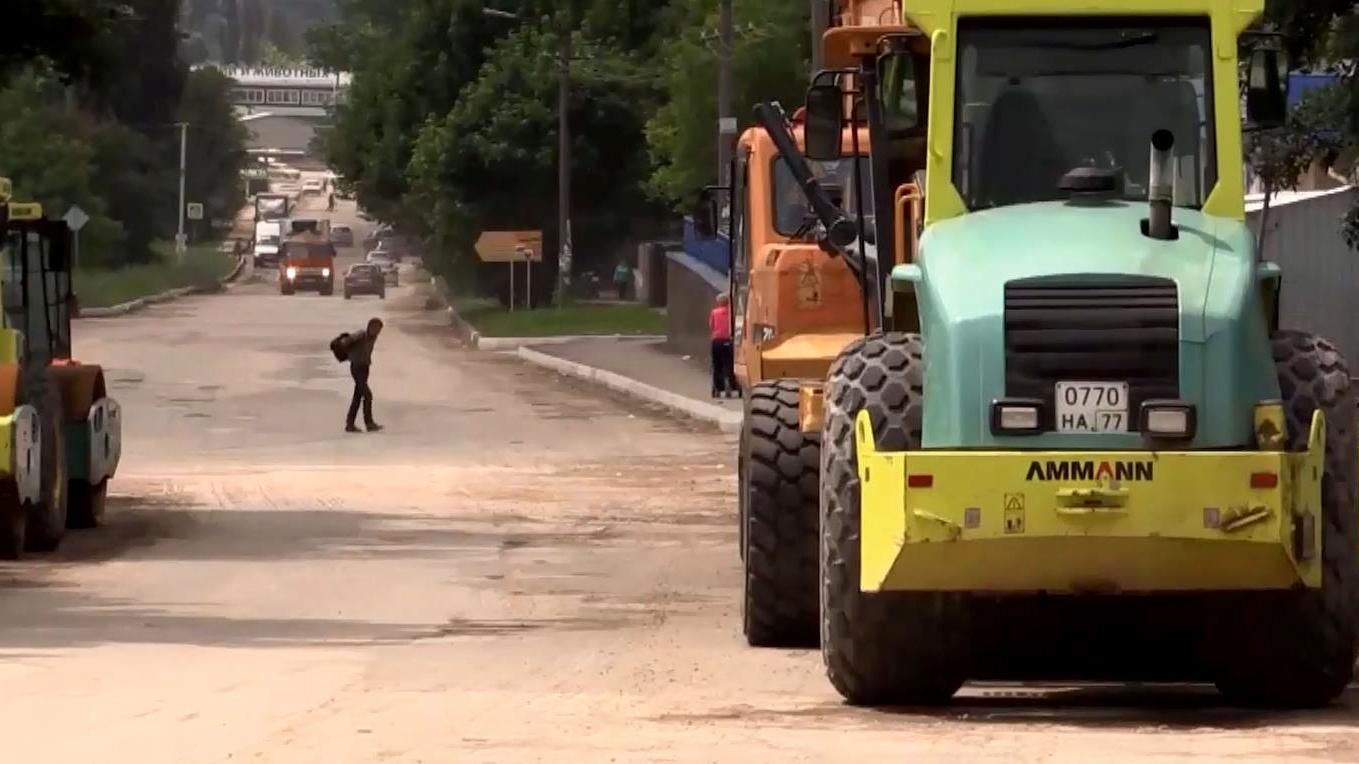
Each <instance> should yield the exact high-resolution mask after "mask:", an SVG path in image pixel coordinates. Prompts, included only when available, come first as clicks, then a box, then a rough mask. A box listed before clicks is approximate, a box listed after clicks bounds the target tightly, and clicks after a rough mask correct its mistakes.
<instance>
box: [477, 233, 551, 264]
mask: <svg viewBox="0 0 1359 764" xmlns="http://www.w3.org/2000/svg"><path fill="white" fill-rule="evenodd" d="M476 250H477V257H480V258H481V261H482V262H483V263H522V262H524V261H526V260H527V261H532V262H540V261H541V260H542V259H543V232H542V231H484V232H482V234H481V236H479V237H477V243H476Z"/></svg>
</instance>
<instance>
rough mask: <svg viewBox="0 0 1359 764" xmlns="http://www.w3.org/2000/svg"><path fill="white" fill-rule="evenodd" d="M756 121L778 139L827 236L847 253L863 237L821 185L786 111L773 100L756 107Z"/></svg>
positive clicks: (782, 151) (781, 153) (795, 178)
mask: <svg viewBox="0 0 1359 764" xmlns="http://www.w3.org/2000/svg"><path fill="white" fill-rule="evenodd" d="M755 121H756V122H758V123H759V124H760V126H761V127H763V128H764V130H765V132H766V133H768V134H769V137H770V139H771V140H773V141H774V147H775V148H777V149H778V150H779V154H780V156H782V157H783V161H784V162H786V163H787V165H788V170H789V171H790V172H792V174H793V179H794V180H796V181H797V184H798V188H800V189H801V190H802V195H803V196H805V197H807V201H808V202H810V203H811V205H812V211H813V212H815V213H816V216H817V217H818V218H819V219H820V220H821V225H822V226H824V227H825V229H826V240H827V241H828V242H829V243H830V245H831V247H833V248H834V249H835V250H836V251H838V252H841V253H844V252H845V251H846V250H847V249H848V248H849V246H850V245H851V244H853V243H854V240H855V239H856V238H858V237H859V232H858V230H856V229H855V226H854V223H853V222H851V221H850V219H849V218H848V217H846V215H845V213H844V211H843V210H841V209H840V208H838V207H836V206H835V205H834V204H832V203H831V200H830V198H829V197H827V196H826V191H825V189H823V188H821V184H820V183H818V182H817V180H816V176H814V175H812V168H811V167H810V166H809V165H808V164H807V160H806V158H804V157H803V156H802V152H800V151H798V148H797V143H796V142H795V141H794V140H793V134H792V133H791V132H790V131H789V130H788V125H787V123H786V122H785V121H784V119H783V115H782V114H781V113H780V112H779V110H778V109H776V108H774V106H773V104H770V103H761V104H758V105H756V107H755Z"/></svg>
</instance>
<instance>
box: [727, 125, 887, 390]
mask: <svg viewBox="0 0 1359 764" xmlns="http://www.w3.org/2000/svg"><path fill="white" fill-rule="evenodd" d="M797 121H798V120H796V119H795V123H794V126H793V134H794V137H795V138H796V139H797V142H798V145H799V146H801V144H802V127H801V125H800V124H797ZM858 132H859V136H858V140H859V146H858V150H859V156H860V158H859V160H858V161H859V162H860V168H859V171H860V174H861V183H862V184H863V190H864V191H865V192H867V191H868V189H869V188H870V187H871V186H870V178H869V162H868V131H867V130H866V129H864V128H859V130H858ZM853 140H854V138H853V135H852V133H851V131H850V130H849V129H846V130H845V133H844V146H843V151H844V158H843V159H840V160H839V161H837V162H819V163H813V170H814V171H815V172H817V173H818V174H819V176H820V181H821V182H822V183H823V184H825V185H832V186H833V187H836V188H838V190H839V192H840V193H841V194H842V195H843V198H844V207H845V209H846V210H848V211H849V212H850V214H851V215H853V214H854V210H855V209H856V208H857V205H858V200H859V199H860V198H865V199H866V200H867V204H868V206H867V207H866V208H865V214H866V215H871V214H872V213H873V208H872V204H873V200H872V195H871V194H868V193H864V194H856V193H855V192H854V175H853V172H854V171H853V158H852V157H853V151H854V145H853ZM735 181H736V184H735V185H736V189H735V190H736V200H737V202H736V203H737V210H736V221H735V229H734V232H733V237H734V241H733V252H732V254H733V279H732V281H733V285H734V291H735V294H734V295H733V300H732V305H733V313H734V322H735V324H736V331H735V332H734V333H733V341H734V343H735V346H736V375H737V378H738V379H739V380H740V382H741V385H742V387H743V388H745V389H749V388H750V387H751V386H752V385H753V384H755V383H757V382H759V381H761V380H767V379H780V378H800V379H820V378H822V377H824V376H825V374H826V372H827V370H828V369H829V367H830V364H831V362H832V361H833V360H834V359H835V357H836V356H837V355H838V354H839V353H840V351H841V350H842V349H843V348H844V347H845V346H846V345H848V344H849V343H850V342H853V341H854V340H856V339H858V338H859V337H861V336H863V333H864V310H863V302H862V296H861V293H860V289H859V285H858V282H857V281H856V280H855V278H854V274H853V273H852V272H851V271H850V270H849V267H848V266H847V265H846V264H845V262H844V261H843V260H842V259H841V258H839V257H832V256H831V255H829V254H827V253H826V252H824V251H822V249H821V248H820V246H818V245H817V243H816V242H815V241H814V240H813V239H812V237H811V236H810V235H807V233H808V229H806V228H804V223H805V222H806V221H808V218H809V217H810V214H811V213H810V211H809V210H808V207H807V203H806V200H805V198H804V197H803V195H802V193H801V192H800V191H799V190H798V188H797V184H796V182H795V181H794V179H793V176H792V173H791V172H790V171H789V170H788V168H787V167H786V166H785V165H784V163H783V162H782V160H780V159H779V157H778V150H777V149H776V148H775V146H774V142H773V140H771V139H770V138H769V135H768V134H767V133H765V131H764V130H763V129H760V128H758V127H757V128H751V129H749V130H746V131H745V133H744V134H742V136H741V138H740V141H739V142H738V144H737V159H736V175H735ZM903 211H904V212H906V213H907V214H908V215H909V214H910V211H909V210H903ZM883 244H888V243H887V242H883ZM882 251H883V252H884V254H887V253H890V252H891V249H890V248H889V247H888V246H883V247H882Z"/></svg>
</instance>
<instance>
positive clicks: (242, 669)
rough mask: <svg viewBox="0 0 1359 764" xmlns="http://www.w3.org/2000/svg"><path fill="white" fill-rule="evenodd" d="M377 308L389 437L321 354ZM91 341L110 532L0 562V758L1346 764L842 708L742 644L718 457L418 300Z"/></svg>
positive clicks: (1142, 706) (1048, 696) (969, 702)
mask: <svg viewBox="0 0 1359 764" xmlns="http://www.w3.org/2000/svg"><path fill="white" fill-rule="evenodd" d="M346 209H347V208H346ZM346 209H342V210H341V213H340V217H341V218H345V217H347V216H346V215H345V214H344V213H345V211H346ZM360 225H361V224H360ZM364 232H365V231H364V230H363V228H360V230H358V232H357V233H358V235H359V237H362V236H363V234H364ZM407 283H409V280H408V281H407ZM371 315H381V316H383V317H384V318H385V319H386V321H387V325H388V330H387V332H386V333H385V334H384V335H383V337H382V339H381V340H380V341H379V344H378V347H377V351H376V361H375V363H376V366H375V371H374V376H373V381H372V384H373V387H374V390H375V392H376V396H377V416H378V419H379V421H381V422H382V423H383V424H385V425H386V426H387V429H386V431H384V432H381V433H376V434H358V435H355V434H346V433H344V432H343V431H342V428H343V423H344V422H343V417H344V408H345V406H346V403H347V400H348V395H349V379H348V375H347V371H346V369H345V367H343V366H341V365H340V364H337V363H335V362H334V359H333V358H331V357H330V356H329V355H328V351H327V349H326V343H327V341H328V340H329V339H330V337H332V336H334V334H336V333H337V332H339V331H343V330H349V329H357V328H359V327H361V326H362V325H363V323H364V322H365V320H366V319H367V318H368V317H369V316H371ZM76 346H77V351H78V354H79V355H80V356H81V357H84V358H89V359H93V360H98V361H100V362H102V363H104V364H105V366H106V368H107V369H108V374H109V378H110V382H111V387H112V391H113V395H115V396H116V397H117V398H118V399H120V400H121V401H122V403H123V405H124V408H125V412H126V413H125V417H126V431H125V435H126V438H127V445H126V449H125V456H124V461H123V466H122V468H121V471H120V473H119V475H118V477H117V479H116V484H115V486H114V494H115V496H114V498H113V499H111V501H110V507H109V518H108V523H107V526H106V527H104V528H101V529H98V530H95V531H86V532H81V533H78V534H75V535H73V536H71V537H69V538H68V542H67V543H66V544H65V545H64V546H63V548H62V549H61V551H60V552H59V553H57V554H55V555H52V556H50V557H47V558H38V559H34V560H30V561H26V562H23V563H20V564H5V565H3V566H0V707H2V708H3V713H0V751H3V753H0V761H3V762H43V763H48V762H90V761H115V762H122V761H129V762H131V761H135V762H138V763H139V764H152V763H158V762H166V763H167V764H197V763H198V762H225V761H231V762H241V761H249V762H326V763H327V764H333V763H335V762H377V761H383V762H386V761H391V762H431V763H434V762H438V763H440V764H443V763H447V762H520V761H525V762H527V761H551V762H601V761H636V762H665V761H683V762H690V761H723V762H725V761H735V762H765V761H768V762H781V763H782V762H796V761H807V762H826V761H888V760H891V761H911V762H933V761H941V762H950V763H951V764H956V763H957V762H978V761H1004V762H1007V764H1013V763H1016V762H1050V761H1070V762H1082V763H1091V762H1100V763H1108V762H1122V761H1157V762H1171V761H1188V760H1189V759H1190V758H1191V757H1192V758H1193V760H1194V761H1196V762H1227V761H1231V762H1239V761H1241V760H1270V761H1299V762H1351V761H1355V760H1356V759H1357V758H1359V731H1356V726H1355V725H1356V721H1357V720H1359V713H1356V702H1355V700H1354V698H1352V697H1351V698H1347V699H1346V701H1345V702H1344V703H1343V704H1342V705H1340V706H1338V707H1337V708H1334V709H1330V710H1326V711H1322V712H1313V713H1292V714H1260V713H1254V712H1246V711H1239V710H1232V709H1226V708H1221V707H1219V706H1217V705H1215V704H1216V696H1215V695H1214V694H1213V693H1212V692H1211V691H1209V690H1205V689H1200V688H1174V689H1169V690H1154V691H1153V690H1145V689H1138V688H1126V687H1124V688H1102V687H1081V688H1061V687H1032V686H1030V687H1024V688H1019V687H997V686H990V687H971V688H968V689H967V690H966V691H965V693H964V696H963V697H962V699H961V700H960V702H959V704H958V705H957V706H956V707H954V708H952V709H949V710H947V711H943V712H933V713H922V712H908V711H867V710H857V709H849V708H846V707H845V706H843V705H842V704H841V703H840V702H839V699H838V697H837V696H836V695H835V694H834V692H833V691H832V690H831V688H830V686H829V685H828V683H827V682H826V680H825V677H824V673H823V670H822V668H821V661H820V657H819V655H817V654H816V653H815V652H806V651H771V650H752V649H749V648H746V647H745V646H744V643H743V641H742V640H741V637H740V634H739V626H738V624H739V608H738V605H737V603H738V596H739V592H740V578H739V569H738V563H737V553H736V548H735V530H734V524H733V520H732V512H733V505H734V503H733V499H732V493H733V488H734V479H733V468H732V461H733V460H732V457H731V454H732V444H731V441H730V440H729V439H728V438H726V437H724V436H721V435H718V434H716V433H714V432H710V431H706V430H702V429H695V428H692V427H690V426H688V425H686V424H684V423H682V422H677V421H674V420H670V419H667V418H665V417H663V416H659V415H656V414H654V413H651V412H648V411H645V410H642V409H638V408H634V407H630V406H629V405H628V404H626V403H623V402H621V401H618V400H612V399H609V398H607V397H601V396H600V395H598V394H597V393H595V392H593V391H591V390H588V389H584V388H580V387H576V386H574V385H572V384H569V383H567V382H563V381H560V380H559V379H557V378H555V377H552V376H549V375H545V374H544V373H543V372H541V371H538V370H535V369H533V368H531V367H526V366H522V365H519V364H518V363H517V362H514V361H512V360H507V359H502V358H498V357H495V356H490V355H486V354H473V353H470V352H467V351H464V350H461V349H460V348H458V347H457V346H456V345H455V344H454V343H453V342H452V340H451V338H450V337H449V334H448V332H447V330H446V328H445V327H444V326H443V325H442V324H441V322H440V320H439V317H438V314H437V313H436V312H431V311H425V310H423V297H422V295H421V294H420V293H419V289H418V287H413V286H402V287H400V288H397V289H393V290H391V291H390V292H389V295H388V298H387V300H385V301H379V300H377V299H376V298H356V299H354V300H349V301H346V300H344V299H343V298H342V297H341V296H340V295H338V294H337V295H335V296H334V297H330V298H322V297H318V296H315V295H310V294H299V295H296V296H294V297H282V296H280V295H279V294H278V293H277V289H276V286H275V285H274V284H273V283H271V282H268V281H264V280H262V278H261V277H257V279H256V280H255V281H254V282H253V283H246V284H244V285H242V286H240V287H238V288H236V289H233V290H231V291H230V292H229V293H226V294H223V295H216V296H204V297H196V298H191V299H186V300H182V301H179V302H176V303H172V304H168V305H163V306H159V307H156V308H153V309H151V310H149V311H147V312H145V313H141V314H137V315H134V316H130V317H125V318H119V319H108V320H97V321H96V320H89V321H83V322H80V323H79V324H78V325H77V328H76Z"/></svg>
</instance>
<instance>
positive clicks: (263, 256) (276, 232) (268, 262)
mask: <svg viewBox="0 0 1359 764" xmlns="http://www.w3.org/2000/svg"><path fill="white" fill-rule="evenodd" d="M282 238H283V223H282V221H279V220H262V221H260V222H258V223H256V224H255V248H254V252H253V257H254V261H255V267H256V268H273V267H275V266H277V265H278V257H279V254H278V248H279V243H280V241H281V240H282Z"/></svg>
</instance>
